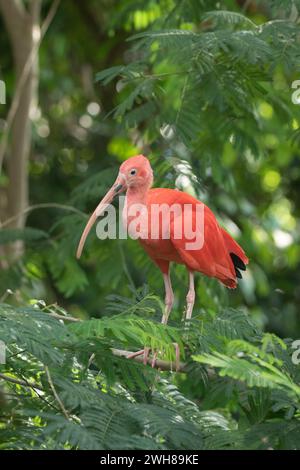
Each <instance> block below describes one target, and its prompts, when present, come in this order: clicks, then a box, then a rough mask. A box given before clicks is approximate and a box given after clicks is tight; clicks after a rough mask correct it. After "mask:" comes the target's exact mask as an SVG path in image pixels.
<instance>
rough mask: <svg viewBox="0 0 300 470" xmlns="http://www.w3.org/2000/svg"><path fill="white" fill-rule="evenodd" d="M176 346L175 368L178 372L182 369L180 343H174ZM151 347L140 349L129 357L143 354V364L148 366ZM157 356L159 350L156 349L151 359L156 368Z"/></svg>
mask: <svg viewBox="0 0 300 470" xmlns="http://www.w3.org/2000/svg"><path fill="white" fill-rule="evenodd" d="M173 345H174V347H175V370H176V372H178V371H179V369H180V348H179V345H178V343H173ZM150 351H151V348H149V347H145V348H144V349H141V350H140V351H136V352H134V353H131V354H129V355H128V356H127V359H133V358H135V357H137V356H141V355H142V354H143V356H144V357H143V364H144V365H145V366H146V365H147V364H148V361H149V354H150ZM157 356H158V351H154V353H153V357H152V360H151V367H152V368H154V367H155V366H156V361H157Z"/></svg>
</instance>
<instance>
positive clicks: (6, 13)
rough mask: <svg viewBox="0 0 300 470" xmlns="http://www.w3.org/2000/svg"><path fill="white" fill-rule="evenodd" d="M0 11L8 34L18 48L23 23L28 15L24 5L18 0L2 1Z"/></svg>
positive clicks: (0, 1) (0, 0)
mask: <svg viewBox="0 0 300 470" xmlns="http://www.w3.org/2000/svg"><path fill="white" fill-rule="evenodd" d="M0 9H1V11H2V15H3V18H4V21H5V24H6V27H7V31H8V34H9V35H10V37H11V40H12V42H13V44H14V47H16V46H17V41H18V37H19V32H20V27H21V23H22V22H24V21H25V20H26V17H27V13H26V10H25V9H24V5H23V4H22V3H20V2H19V1H17V0H9V1H7V0H0Z"/></svg>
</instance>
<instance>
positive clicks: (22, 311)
mask: <svg viewBox="0 0 300 470" xmlns="http://www.w3.org/2000/svg"><path fill="white" fill-rule="evenodd" d="M153 302H154V303H153ZM119 304H120V310H119V312H118V313H116V314H114V315H113V316H109V317H102V318H101V319H96V318H94V319H90V320H85V321H75V320H74V319H73V318H72V317H71V318H70V317H69V316H68V314H67V313H66V312H65V311H64V310H63V309H62V308H61V307H58V306H56V305H54V306H45V305H43V303H37V304H36V305H34V306H31V307H26V308H24V307H22V308H17V307H13V306H10V305H7V304H2V305H1V307H0V337H1V339H2V341H3V342H4V343H5V344H6V363H5V364H4V365H1V366H0V367H1V376H0V379H1V393H2V395H3V397H4V401H3V404H2V408H1V447H2V448H10V449H35V448H56V449H57V448H72V449H202V448H203V449H237V448H238V449H243V448H268V447H272V448H278V449H280V448H299V440H298V441H297V439H296V437H295V436H297V435H298V434H299V432H300V422H299V420H298V418H299V395H300V386H299V372H298V369H297V367H296V366H294V365H293V364H292V362H291V359H290V351H289V346H288V342H284V341H282V340H280V339H279V338H277V337H276V336H275V335H270V334H265V335H264V334H263V333H261V332H260V331H259V329H258V328H257V326H256V325H255V324H254V323H253V322H252V321H250V320H249V318H248V317H247V316H246V315H245V314H244V313H243V312H240V311H234V310H228V311H223V312H220V315H216V314H213V313H212V312H202V313H201V315H199V316H198V318H197V316H196V318H195V320H194V321H193V322H192V323H191V324H190V325H189V326H188V328H187V327H185V328H183V325H182V324H178V325H174V326H168V327H166V326H164V325H161V324H160V323H159V322H156V321H153V320H150V319H148V318H147V309H148V314H149V312H150V311H151V312H153V308H154V305H155V304H156V305H160V301H159V299H156V298H155V297H154V296H153V295H148V296H146V297H145V298H143V299H140V300H139V301H138V302H137V303H135V304H133V303H132V302H130V303H128V302H126V299H119ZM121 306H122V307H121ZM149 309H150V310H149ZM151 309H152V310H151ZM174 342H177V344H178V345H179V346H180V349H181V360H182V361H184V360H185V361H186V363H185V366H184V367H185V372H184V374H188V376H191V377H193V378H194V383H195V386H196V387H197V388H198V390H199V391H201V395H202V400H201V401H200V402H196V401H194V400H193V399H189V398H188V397H187V396H186V395H185V394H184V393H183V392H182V391H181V388H182V385H180V381H179V375H181V374H182V373H177V374H176V373H174V372H160V371H157V370H156V369H152V368H151V367H149V366H144V365H143V364H142V363H137V362H135V361H134V360H131V359H126V358H125V357H119V356H116V355H115V354H114V350H115V349H116V348H120V349H122V350H124V349H126V350H128V351H135V350H138V349H140V348H143V347H144V345H147V346H149V347H151V348H152V349H153V350H156V351H158V354H159V358H163V359H165V360H167V361H170V360H173V361H174V346H173V344H174ZM184 374H183V376H184ZM229 400H230V402H231V405H230V407H229V408H228V401H229ZM225 405H226V411H225ZM230 410H231V413H230ZM283 416H285V417H286V420H283V419H280V418H282V417H283ZM291 430H293V433H292V435H291Z"/></svg>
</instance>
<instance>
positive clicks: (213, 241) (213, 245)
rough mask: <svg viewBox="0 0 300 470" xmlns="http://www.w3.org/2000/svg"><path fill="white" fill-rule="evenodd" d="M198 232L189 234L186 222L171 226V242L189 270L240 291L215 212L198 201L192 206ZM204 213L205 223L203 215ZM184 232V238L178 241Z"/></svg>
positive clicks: (175, 220) (195, 228) (178, 221)
mask: <svg viewBox="0 0 300 470" xmlns="http://www.w3.org/2000/svg"><path fill="white" fill-rule="evenodd" d="M191 210H192V217H193V226H192V232H193V231H194V236H193V238H190V237H191V235H192V232H191V231H190V233H188V230H187V231H186V230H185V219H184V218H183V219H182V218H180V217H175V218H174V220H173V221H172V224H171V233H170V235H171V241H172V243H173V245H174V247H175V248H176V250H177V252H178V253H179V255H180V257H181V259H182V260H183V262H184V263H185V264H186V266H187V267H188V268H189V269H191V270H193V271H199V272H202V273H203V274H205V275H206V276H210V277H216V278H218V279H219V280H220V281H221V282H222V283H223V284H225V285H226V286H228V287H236V274H235V269H234V265H233V262H232V260H231V258H230V254H229V251H228V248H227V247H226V244H225V240H224V237H223V233H222V229H221V227H220V226H219V224H218V222H217V220H216V218H215V216H214V214H213V212H212V211H211V210H210V209H209V208H208V207H207V206H205V204H203V203H201V202H199V201H197V204H193V205H192V209H191ZM197 210H198V213H199V214H201V211H202V219H201V215H197ZM180 226H181V228H182V236H181V238H178V234H179V232H180Z"/></svg>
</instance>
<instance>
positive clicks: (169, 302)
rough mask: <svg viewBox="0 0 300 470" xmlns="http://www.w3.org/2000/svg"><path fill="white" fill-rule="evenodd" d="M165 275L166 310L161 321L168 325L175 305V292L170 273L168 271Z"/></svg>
mask: <svg viewBox="0 0 300 470" xmlns="http://www.w3.org/2000/svg"><path fill="white" fill-rule="evenodd" d="M163 276H164V283H165V291H166V296H165V311H164V314H163V317H162V319H161V322H162V323H163V324H164V325H166V324H167V323H168V319H169V315H170V312H171V310H172V307H173V303H174V293H173V289H172V284H171V278H170V273H169V272H168V273H167V274H164V275H163Z"/></svg>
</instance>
